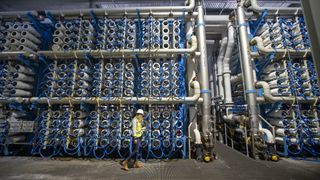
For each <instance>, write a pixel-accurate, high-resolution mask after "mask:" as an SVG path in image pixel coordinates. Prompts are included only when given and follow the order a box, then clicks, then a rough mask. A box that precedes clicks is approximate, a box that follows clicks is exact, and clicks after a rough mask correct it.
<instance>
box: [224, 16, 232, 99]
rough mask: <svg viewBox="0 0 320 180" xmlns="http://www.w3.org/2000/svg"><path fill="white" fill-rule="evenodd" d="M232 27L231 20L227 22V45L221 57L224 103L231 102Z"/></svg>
mask: <svg viewBox="0 0 320 180" xmlns="http://www.w3.org/2000/svg"><path fill="white" fill-rule="evenodd" d="M234 44H235V42H234V29H233V25H232V22H229V23H228V45H227V49H226V52H225V55H224V58H223V82H224V99H225V103H232V93H231V82H230V79H231V75H230V74H231V71H230V57H231V55H232V52H233V48H234Z"/></svg>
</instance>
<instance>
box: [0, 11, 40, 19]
mask: <svg viewBox="0 0 320 180" xmlns="http://www.w3.org/2000/svg"><path fill="white" fill-rule="evenodd" d="M28 13H31V14H32V15H34V16H38V12H37V11H7V12H0V17H1V18H12V17H13V18H17V17H18V18H21V17H25V18H27V14H28Z"/></svg>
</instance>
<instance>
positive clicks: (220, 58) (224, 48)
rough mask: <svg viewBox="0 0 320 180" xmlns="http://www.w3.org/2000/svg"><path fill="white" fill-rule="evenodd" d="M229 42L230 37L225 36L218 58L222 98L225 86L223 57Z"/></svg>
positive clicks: (219, 85)
mask: <svg viewBox="0 0 320 180" xmlns="http://www.w3.org/2000/svg"><path fill="white" fill-rule="evenodd" d="M227 43H228V37H224V38H223V39H222V41H221V46H220V51H219V56H218V59H217V79H218V90H219V92H218V94H219V96H220V97H222V99H223V98H224V87H223V84H222V83H223V82H222V81H223V78H222V69H223V57H224V54H225V51H226V45H227Z"/></svg>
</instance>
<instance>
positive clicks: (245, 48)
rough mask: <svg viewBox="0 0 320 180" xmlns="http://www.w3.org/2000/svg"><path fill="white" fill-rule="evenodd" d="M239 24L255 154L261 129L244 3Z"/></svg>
mask: <svg viewBox="0 0 320 180" xmlns="http://www.w3.org/2000/svg"><path fill="white" fill-rule="evenodd" d="M236 15H237V25H238V26H239V30H238V32H239V40H240V51H241V65H242V73H243V80H244V86H245V94H246V101H247V104H248V111H249V112H248V113H249V120H250V123H251V135H252V137H251V138H252V146H251V147H252V153H253V154H254V155H255V146H254V137H255V136H256V135H257V132H258V130H259V118H258V107H257V100H256V89H255V86H254V80H253V67H252V61H251V57H250V53H249V52H250V48H249V40H248V29H247V24H248V23H247V22H246V17H245V13H244V8H243V6H242V5H240V4H238V6H237V10H236Z"/></svg>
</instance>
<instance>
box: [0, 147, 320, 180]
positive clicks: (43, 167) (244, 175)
mask: <svg viewBox="0 0 320 180" xmlns="http://www.w3.org/2000/svg"><path fill="white" fill-rule="evenodd" d="M217 150H218V152H219V158H218V159H217V160H214V162H212V163H200V162H197V161H195V160H169V161H157V160H148V162H147V163H144V165H145V167H144V168H141V169H130V171H129V172H125V171H123V170H121V166H120V164H119V162H120V160H110V159H106V160H91V159H89V160H83V159H74V158H56V159H42V158H39V157H1V158H0V179H32V180H36V179H55V180H64V179H66V180H69V179H77V180H78V179H127V180H128V179H129V180H134V179H149V180H154V179H190V180H191V179H194V180H196V179H219V180H220V179H233V180H234V179H259V180H260V179H268V180H270V179H282V180H284V179H288V180H289V179H290V180H291V179H297V180H298V179H302V180H309V179H317V180H319V179H320V163H319V162H306V161H297V160H292V159H283V160H281V161H279V162H268V161H255V160H252V159H250V158H247V157H246V156H243V155H242V154H240V153H238V152H235V151H233V150H231V149H230V148H228V147H225V146H223V145H219V146H218V147H217Z"/></svg>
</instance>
